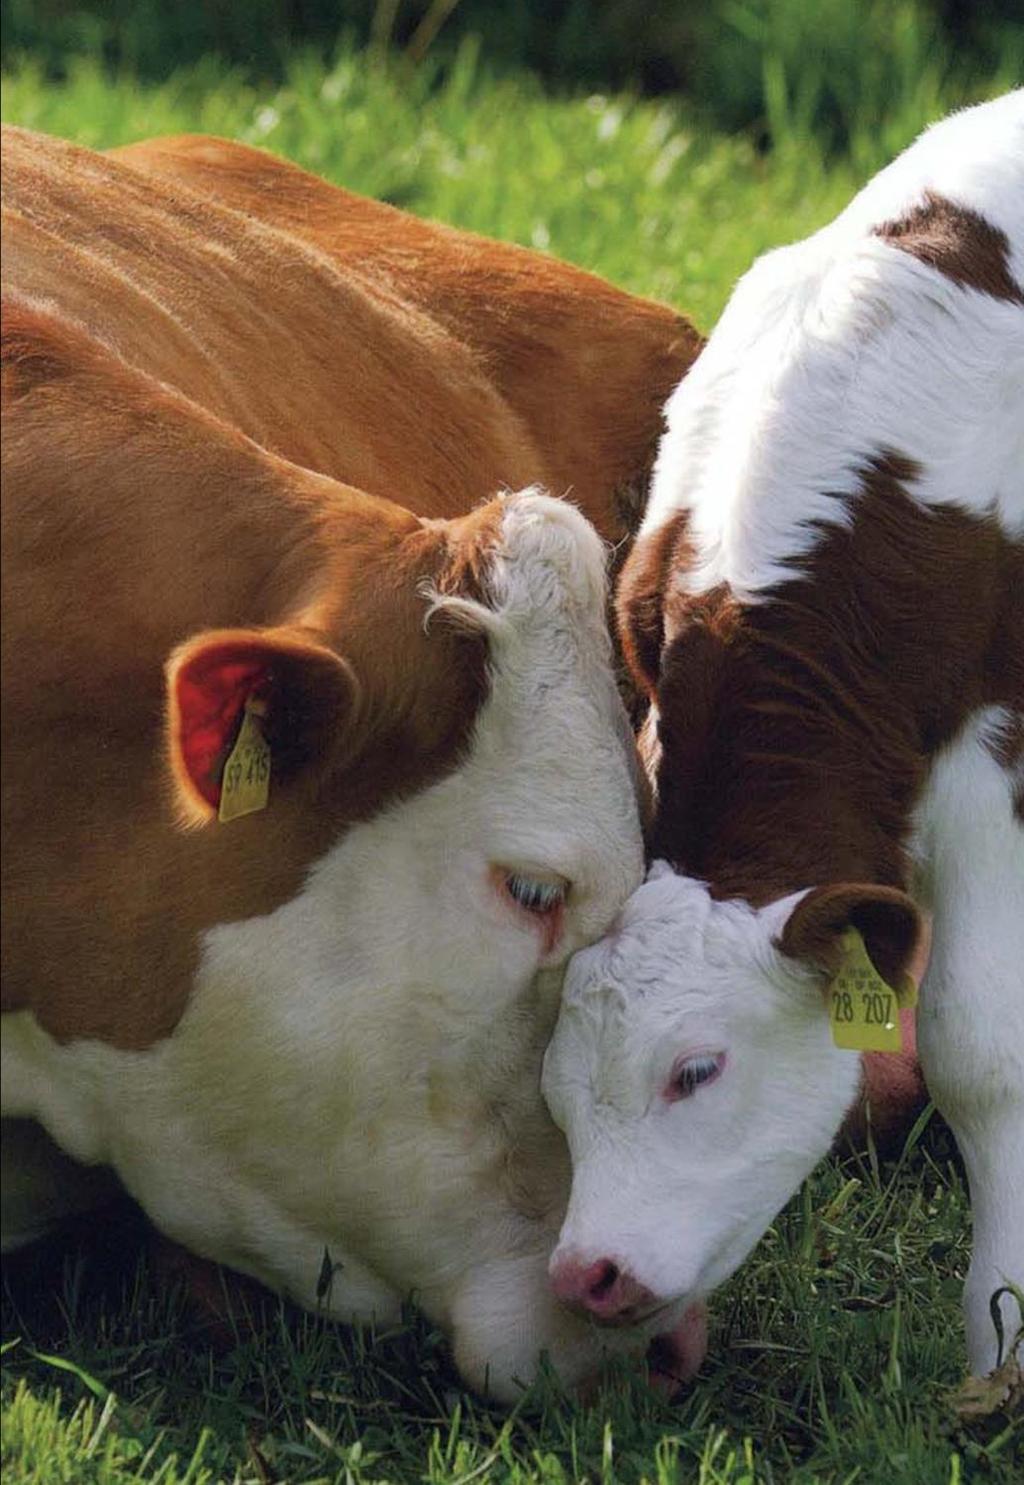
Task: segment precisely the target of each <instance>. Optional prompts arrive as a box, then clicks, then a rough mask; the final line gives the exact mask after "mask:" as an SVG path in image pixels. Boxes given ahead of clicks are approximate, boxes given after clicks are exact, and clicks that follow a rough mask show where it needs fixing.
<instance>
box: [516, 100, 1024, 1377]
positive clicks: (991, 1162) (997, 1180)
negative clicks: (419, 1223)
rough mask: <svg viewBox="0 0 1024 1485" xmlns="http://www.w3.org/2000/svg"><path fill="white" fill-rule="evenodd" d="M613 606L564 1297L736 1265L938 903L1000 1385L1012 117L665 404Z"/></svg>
mask: <svg viewBox="0 0 1024 1485" xmlns="http://www.w3.org/2000/svg"><path fill="white" fill-rule="evenodd" d="M620 618H621V625H622V633H623V641H624V644H625V645H626V647H627V649H628V652H629V655H630V659H631V662H632V666H633V669H634V672H635V673H636V675H637V676H638V677H640V678H642V679H643V680H645V681H646V684H647V686H648V688H649V691H650V695H651V698H652V711H651V722H650V727H649V731H648V733H647V737H646V748H647V760H648V763H649V767H650V771H651V775H652V779H653V781H654V784H655V787H656V791H657V803H656V818H655V823H654V837H653V843H654V855H655V857H656V858H657V860H656V863H655V865H654V866H653V868H652V870H651V872H650V875H649V879H648V881H647V882H646V883H645V885H644V886H643V887H641V888H640V889H639V890H638V891H637V892H636V893H635V895H634V896H633V898H632V899H631V900H630V902H629V904H628V905H627V907H626V909H625V910H624V912H623V913H622V914H621V916H620V918H619V921H618V923H617V924H616V927H615V928H614V930H613V931H612V933H611V934H610V935H609V936H608V937H607V938H606V939H605V940H604V941H603V942H602V943H601V944H600V945H598V946H595V947H593V948H589V949H586V950H583V951H582V952H581V953H580V954H578V955H577V956H576V957H575V958H574V960H573V961H572V963H571V965H570V968H569V972H568V976H567V981H566V990H565V995H564V1002H563V1010H562V1013H561V1017H560V1020H559V1023H558V1026H557V1029H556V1032H555V1035H554V1038H553V1041H552V1045H551V1048H550V1050H549V1052H548V1054H547V1058H546V1063H545V1073H544V1088H545V1093H546V1096H547V1098H548V1102H549V1104H550V1106H551V1108H552V1111H553V1113H554V1115H555V1118H556V1120H557V1122H558V1123H559V1124H560V1125H561V1126H562V1127H563V1129H564V1130H565V1131H566V1134H567V1135H568V1139H569V1145H570V1149H571V1153H572V1160H573V1189H572V1197H571V1201H570V1207H569V1212H568V1215H567V1218H566V1222H565V1224H564V1227H563V1229H562V1234H561V1239H560V1244H559V1248H558V1250H557V1252H556V1254H555V1256H554V1259H553V1263H552V1277H553V1286H554V1288H555V1290H556V1291H557V1292H558V1293H559V1294H560V1295H561V1296H563V1297H564V1298H565V1299H567V1300H570V1301H572V1302H575V1303H576V1304H577V1305H579V1306H580V1307H582V1308H583V1309H585V1310H588V1311H590V1312H591V1313H593V1314H595V1315H596V1316H597V1317H598V1318H599V1319H604V1320H606V1321H615V1322H622V1321H625V1320H630V1319H633V1320H635V1319H637V1318H639V1317H641V1316H643V1315H652V1314H654V1313H660V1315H661V1316H662V1318H663V1320H665V1321H670V1320H671V1318H672V1307H673V1306H676V1305H683V1304H688V1303H692V1302H693V1301H694V1300H696V1299H699V1298H700V1297H701V1296H703V1295H706V1294H707V1293H708V1292H709V1291H710V1290H712V1289H713V1288H714V1287H715V1286H716V1285H718V1284H720V1283H721V1282H722V1281H723V1280H724V1279H725V1278H727V1277H728V1276H729V1275H730V1274H731V1273H732V1272H733V1270H734V1269H735V1268H736V1267H737V1265H738V1264H739V1263H740V1262H741V1261H742V1259H743V1258H744V1257H745V1255H746V1254H747V1253H749V1251H750V1249H751V1248H752V1247H753V1245H754V1244H755V1243H756V1241H757V1239H758V1238H759V1236H760V1235H761V1233H762V1232H763V1231H764V1229H765V1227H766V1226H767V1224H768V1223H769V1222H770V1221H771V1219H772V1217H773V1216H774V1215H775V1213H776V1212H777V1211H778V1209H779V1208H780V1206H781V1205H782V1204H783V1203H784V1202H785V1201H786V1199H787V1198H788V1197H789V1195H790V1194H791V1193H792V1192H793V1191H794V1189H795V1188H796V1186H797V1185H798V1183H799V1182H800V1181H801V1180H802V1179H803V1178H804V1176H805V1175H806V1174H807V1173H808V1172H809V1171H810V1169H811V1168H812V1166H813V1165H814V1163H815V1162H816V1161H817V1160H818V1159H819V1158H820V1157H821V1156H822V1155H823V1154H824V1153H825V1151H826V1150H827V1148H828V1146H829V1144H830V1142H831V1140H832V1139H833V1136H834V1134H835V1132H836V1129H837V1127H838V1125H839V1123H840V1120H841V1119H842V1117H843V1113H844V1111H845V1110H846V1108H847V1107H848V1105H849V1104H850V1101H851V1099H852V1098H853V1096H854V1092H855V1088H856V1080H857V1075H858V1074H857V1057H856V1053H855V1052H853V1051H850V1050H845V1049H842V1048H840V1047H839V1046H837V1045H835V1044H834V1041H833V1033H835V1035H836V1037H837V1038H838V1040H847V1041H848V1040H850V1039H851V1038H850V1036H849V1032H850V1028H849V1027H848V1026H847V1025H846V1024H845V1023H846V1021H847V1019H848V1018H849V1017H851V1016H856V1017H858V1018H859V1017H860V1016H861V1015H863V1016H864V1017H865V1018H867V1019H868V1020H870V1019H872V1018H874V1019H876V1020H879V1021H880V1023H881V1024H880V1025H877V1026H867V1025H865V1026H862V1027H860V1028H859V1030H858V1031H857V1033H856V1035H855V1036H854V1037H853V1038H852V1040H854V1041H856V1040H858V1039H862V1038H865V1037H866V1036H875V1035H881V1034H882V1033H883V1032H884V1033H885V1035H886V1036H887V1035H888V1034H889V1033H888V1030H887V1028H888V1027H889V1025H890V1024H891V1023H892V1022H894V1021H895V1007H896V1004H897V1002H898V1000H899V999H900V996H899V993H898V992H899V990H900V988H901V976H902V973H903V971H904V969H905V966H906V964H907V960H908V956H909V955H910V954H911V951H912V950H913V947H914V944H915V940H916V938H917V935H918V930H919V922H918V907H919V905H920V906H923V907H926V908H927V909H928V910H930V911H931V913H932V914H933V924H934V926H933V937H932V950H931V958H930V962H929V967H928V970H927V973H926V976H925V978H924V981H923V983H922V986H921V991H920V1010H919V1013H918V1039H919V1051H920V1055H921V1059H922V1063H923V1067H924V1072H925V1076H926V1079H927V1082H928V1086H929V1088H930V1090H931V1093H932V1095H933V1097H934V1098H935V1101H936V1103H937V1104H938V1106H939V1108H940V1109H941V1110H942V1112H943V1113H944V1115H945V1116H946V1118H947V1119H948V1121H949V1123H950V1125H951V1126H952V1128H953V1130H954V1132H955V1134H956V1138H957V1141H958V1143H959V1146H960V1149H961V1151H962V1153H963V1157H964V1161H965V1163H966V1166H967V1172H968V1177H969V1181H970V1188H971V1203H972V1210H973V1220H974V1254H973V1259H972V1263H971V1268H970V1274H969V1277H968V1281H967V1287H966V1294H965V1308H966V1319H967V1341H968V1354H969V1360H970V1365H971V1367H972V1368H973V1369H974V1370H975V1371H977V1372H983V1371H986V1370H988V1369H989V1368H990V1367H992V1366H993V1365H994V1364H995V1363H996V1361H997V1356H998V1350H999V1347H998V1340H997V1332H996V1328H995V1327H994V1325H993V1321H992V1317H991V1314H990V1308H989V1306H990V1300H991V1299H992V1296H993V1295H994V1294H996V1293H997V1292H998V1291H1002V1298H1001V1300H1000V1303H1001V1305H1002V1311H1003V1317H1004V1321H1005V1327H1006V1331H1007V1334H1008V1335H1012V1334H1013V1331H1014V1329H1015V1328H1016V1325H1017V1323H1018V1321H1019V1317H1018V1316H1017V1314H1016V1307H1015V1304H1014V1302H1013V1300H1012V1299H1011V1297H1010V1296H1009V1295H1008V1294H1007V1293H1006V1292H1005V1286H1007V1285H1013V1284H1016V1285H1018V1286H1019V1285H1021V1284H1022V1283H1024V93H1022V92H1018V93H1014V94H1012V95H1010V96H1008V97H1005V98H1003V99H1001V100H999V101H996V102H993V103H989V104H986V105H984V106H982V107H979V108H976V109H973V110H970V111H968V112H964V113H961V114H958V115H955V116H954V117H952V118H950V119H949V120H947V121H946V122H944V123H942V124H940V125H937V126H936V127H935V128H933V129H931V130H929V131H928V132H927V133H926V134H924V135H923V136H922V138H921V139H920V140H919V141H918V142H917V143H916V144H915V145H914V146H913V147H912V148H911V149H910V150H908V151H907V152H906V154H904V155H903V156H902V157H901V158H900V159H898V160H897V161H896V162H895V164H893V165H892V166H891V167H890V168H889V169H887V170H886V171H884V172H883V173H882V174H881V175H880V176H878V177H877V178H876V179H875V180H874V181H873V182H872V183H871V184H870V185H869V186H868V187H867V188H866V189H865V190H864V192H863V193H862V194H861V195H860V196H858V197H857V198H856V200H855V201H854V202H853V203H852V205H851V206H850V207H849V209H848V210H847V211H845V212H844V213H843V214H842V215H841V216H840V217H839V218H838V219H837V221H836V222H835V223H833V224H832V225H831V226H829V227H827V228H825V229H824V230H823V231H821V232H819V233H817V234H816V235H815V236H814V237H812V238H810V239H809V240H808V241H806V242H803V243H800V244H797V245H795V246H793V247H788V248H784V249H782V250H780V251H778V252H775V253H772V254H770V255H769V256H767V257H766V258H764V259H762V260H761V261H760V262H759V263H758V264H757V265H756V266H755V267H754V268H753V269H752V271H751V272H750V273H749V274H748V275H747V277H746V278H745V279H744V280H743V281H742V283H741V284H740V285H739V287H738V289H737V290H736V293H735V295H734V297H733V299H732V301H731V302H730V304H729V306H728V308H727V310H726V312H725V315H724V317H723V319H722V321H721V324H720V325H719V326H718V328H717V329H716V330H715V332H714V334H713V336H712V337H711V340H710V342H709V344H708V347H707V350H706V351H705V352H704V354H703V355H702V357H701V358H700V360H699V361H698V363H697V367H696V368H695V370H694V372H693V373H692V374H691V376H690V377H689V378H687V380H686V381H684V383H683V384H682V385H681V386H680V388H679V390H678V391H677V392H676V393H675V395H674V396H673V398H672V400H671V402H670V404H669V407H668V429H667V432H666V434H665V436H664V439H663V442H662V445H661V451H660V454H659V457H658V462H657V467H656V474H655V480H654V488H653V495H652V499H651V503H650V509H649V512H648V515H647V518H646V521H645V523H644V528H643V531H642V534H641V537H640V539H639V541H638V543H637V546H636V548H635V550H634V552H633V555H632V557H631V559H630V561H629V563H628V565H627V567H626V569H625V570H624V574H623V584H622V588H621V606H620ZM851 929H856V930H859V932H860V934H861V935H862V937H863V940H864V941H865V942H866V945H867V950H868V953H869V955H870V959H871V961H873V965H874V967H875V968H874V971H872V970H871V969H870V967H869V966H866V965H865V964H864V961H863V959H858V955H859V949H858V944H857V940H856V937H855V936H854V935H851V933H850V930H851ZM879 977H880V978H879ZM872 980H873V981H874V982H873V983H872ZM882 980H884V981H885V982H887V983H886V984H882V983H881V981H882ZM861 987H864V988H863V989H862V988H861ZM844 996H845V997H847V998H846V999H844Z"/></svg>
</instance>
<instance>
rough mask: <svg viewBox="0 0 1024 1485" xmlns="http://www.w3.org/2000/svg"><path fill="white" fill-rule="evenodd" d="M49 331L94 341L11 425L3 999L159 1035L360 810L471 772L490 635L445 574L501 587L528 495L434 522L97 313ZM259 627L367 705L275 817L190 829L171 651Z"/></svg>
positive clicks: (324, 733) (69, 1028) (319, 734)
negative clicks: (293, 451)
mask: <svg viewBox="0 0 1024 1485" xmlns="http://www.w3.org/2000/svg"><path fill="white" fill-rule="evenodd" d="M39 328H40V333H42V329H43V328H45V330H46V334H47V338H46V339H45V340H44V341H43V344H42V353H41V355H40V357H38V358H36V364H37V365H42V364H43V363H44V362H47V363H48V362H50V361H53V360H55V359H59V358H60V356H61V346H62V337H64V338H66V339H67V342H68V347H69V356H68V358H67V360H66V363H65V365H64V368H63V369H64V372H65V374H64V375H62V376H61V377H60V378H59V379H58V380H57V381H45V382H40V383H38V384H37V385H36V386H35V388H34V390H33V391H31V392H30V393H28V394H26V395H25V396H23V397H22V398H21V399H20V400H18V401H17V402H16V403H14V404H13V406H12V407H10V408H8V409H7V410H6V415H5V419H4V423H5V427H4V438H3V453H4V470H5V481H6V492H5V494H6V505H5V521H6V522H7V527H6V530H5V540H4V543H3V559H4V565H5V572H4V596H5V602H6V603H7V604H8V605H9V612H10V618H9V619H8V621H7V622H6V623H5V627H4V663H3V671H4V687H5V706H4V726H5V729H6V734H5V740H4V741H5V746H4V754H5V769H4V777H3V789H4V795H3V803H4V831H3V841H4V851H5V855H6V859H5V866H4V881H5V892H6V898H5V945H4V951H5V958H4V984H3V1008H4V1009H5V1010H16V1009H22V1008H31V1009H32V1010H33V1012H34V1013H35V1015H36V1017H37V1019H38V1020H39V1022H40V1024H41V1025H43V1026H44V1027H45V1028H46V1029H47V1030H48V1031H49V1032H50V1033H51V1034H52V1035H54V1036H55V1037H57V1038H58V1039H61V1040H66V1039H70V1038H74V1037H83V1036H93V1037H97V1038H99V1039H101V1040H104V1041H107V1042H108V1043H111V1044H113V1045H115V1046H120V1047H131V1048H142V1047H146V1046H150V1045H152V1044H153V1042H155V1041H157V1040H159V1039H160V1038H161V1037H163V1036H166V1035H168V1034H169V1033H170V1032H171V1031H172V1030H173V1028H174V1026H175V1025H176V1024H177V1022H178V1020H179V1019H180V1017H181V1014H182V1012H183V1010H184V1007H185V1005H186V1003H187V1000H188V997H189V994H190V990H191V983H192V977H193V975H194V972H195V967H196V963H197V956H198V943H199V939H200V936H201V935H202V933H203V932H204V931H205V930H206V929H208V928H210V927H212V926H214V925H216V924H221V923H230V922H233V921H238V920H240V919H244V918H249V917H253V916H256V915H259V914H264V913H268V912H271V911H273V909H274V908H276V907H277V906H279V905H280V904H281V903H283V902H285V901H287V900H289V899H290V898H291V897H293V896H294V895H295V894H296V893H297V892H298V891H299V890H300V887H301V885H302V882H303V880H304V877H305V875H306V872H307V871H308V868H309V867H310V865H311V864H312V863H313V862H314V861H315V860H317V859H318V858H319V857H321V856H322V855H323V854H325V852H326V851H327V850H328V849H330V847H331V846H332V845H333V844H335V843H336V842H337V840H338V839H339V838H340V836H341V835H342V834H343V833H344V831H345V829H346V828H348V827H349V826H350V825H351V824H352V823H354V822H356V821H358V820H364V819H368V818H370V817H371V816H373V815H374V814H376V813H377V812H378V811H379V810H380V809H381V808H383V807H384V806H385V805H386V804H388V803H391V802H392V801H394V800H396V799H398V798H401V797H404V796H406V795H408V794H411V793H414V792H415V791H417V790H418V789H422V788H424V787H425V786H426V785H427V784H429V783H430V782H432V781H434V780H435V779H437V778H439V777H441V776H442V775H443V774H444V773H445V772H447V771H449V770H450V769H452V768H453V767H456V766H457V764H458V761H459V759H460V757H461V755H462V752H463V749H464V747H465V746H466V744H467V743H468V740H469V737H470V735H471V731H472V727H473V723H474V720H475V717H476V715H477V712H478V710H479V707H480V705H481V703H482V700H483V698H484V697H485V695H486V690H487V641H486V637H485V636H484V635H482V634H479V633H468V632H463V631H462V630H456V629H454V628H453V627H452V626H447V625H445V624H443V623H438V624H436V625H432V626H431V628H430V631H429V632H424V627H423V620H424V616H425V612H426V606H425V600H424V598H423V596H422V594H421V591H420V590H421V587H422V585H423V584H424V583H434V584H438V585H440V586H442V587H445V588H446V589H448V590H450V591H453V592H458V591H461V590H460V586H459V585H460V583H463V582H466V583H468V585H469V590H470V591H469V592H468V594H467V596H473V597H475V598H477V599H478V600H479V599H481V598H483V599H484V601H486V560H487V554H488V552H489V551H491V550H493V545H494V541H495V537H496V533H497V531H498V530H499V529H500V523H501V518H502V510H503V507H502V505H501V503H500V502H492V504H491V505H490V506H488V507H484V508H483V509H481V510H480V511H474V512H473V513H471V514H470V515H469V516H467V517H463V518H461V519H460V520H454V521H436V522H428V523H427V524H426V525H424V524H423V523H421V522H420V521H418V520H417V519H416V518H415V517H414V516H412V515H410V514H409V513H408V512H404V511H401V510H399V509H398V508H397V507H394V506H389V505H387V504H386V503H385V502H382V501H376V500H372V499H371V498H370V497H368V496H365V495H363V494H361V493H360V492H359V491H355V490H349V489H347V488H346V487H344V486H341V485H338V484H335V483H334V482H332V481H328V480H324V479H323V478H322V477H320V476H317V475H312V474H310V473H309V472H308V471H306V470H300V469H298V468H296V467H295V466H292V465H289V464H286V463H284V462H283V461H281V460H276V459H273V458H271V456H269V455H267V454H266V453H264V452H263V451H262V450H260V449H258V448H257V447H255V446H254V445H253V444H251V443H250V442H249V441H248V440H246V439H244V438H241V437H240V436H239V435H238V434H236V433H235V432H234V430H232V429H229V428H226V427H224V426H223V425H222V424H219V423H218V422H217V420H215V419H212V418H210V417H209V416H208V415H206V414H204V413H203V412H202V411H201V410H200V409H198V408H196V407H195V406H194V405H192V404H189V403H187V402H186V401H185V400H184V399H182V398H180V397H178V396H177V395H176V394H173V393H166V392H165V393H161V392H160V391H159V389H156V388H155V387H154V386H153V384H152V383H150V382H149V381H148V379H147V378H145V377H142V376H140V375H139V374H138V373H137V372H135V371H133V370H132V369H131V368H128V367H125V366H124V365H123V363H121V362H119V361H118V360H117V359H116V358H114V357H113V356H112V355H110V354H109V353H108V352H105V351H104V350H103V349H102V348H99V347H91V348H90V347H89V346H88V345H86V346H85V347H84V348H83V346H82V345H81V344H80V339H81V335H82V332H81V331H80V330H79V329H77V328H75V327H70V328H68V327H62V326H61V324H60V323H59V321H56V320H54V319H53V318H52V317H51V319H50V320H49V321H47V322H46V324H45V327H44V326H43V322H42V321H40V323H39ZM90 351H91V359H90V355H89V354H87V352H90ZM76 367H77V368H78V369H77V370H76V369H75V368H76ZM198 492H202V497H203V498H202V500H198V499H197V493H198ZM470 575H471V576H472V581H471V582H470V581H469V578H470ZM85 600H88V601H85ZM253 622H255V624H256V625H258V626H259V625H263V626H268V625H269V626H273V625H275V624H282V623H283V624H285V625H290V626H295V627H296V628H297V629H298V630H299V631H301V632H304V633H307V634H309V635H310V636H311V638H314V639H315V640H316V641H317V642H318V643H319V644H320V645H321V646H322V647H323V648H324V649H325V650H330V651H333V652H334V653H336V654H337V655H338V656H339V657H340V658H341V659H342V660H343V661H344V662H345V664H346V665H347V666H348V667H349V668H350V669H351V671H352V672H353V674H354V675H355V677H356V679H357V681H358V696H359V704H358V707H357V708H356V709H355V712H354V713H353V714H351V715H350V714H348V713H346V715H345V716H344V717H342V718H341V719H340V720H339V722H338V725H336V726H335V727H333V728H327V729H324V728H323V727H322V726H319V727H318V728H317V729H316V738H317V741H316V748H315V751H316V757H315V758H312V759H309V758H307V760H306V765H305V766H303V767H301V768H297V769H296V770H295V771H294V773H293V776H292V777H289V776H288V775H289V770H288V768H287V767H285V768H283V769H282V770H281V772H280V775H279V776H275V783H274V785H273V786H272V790H271V800H270V804H269V806H268V808H267V809H266V810H265V811H263V812H261V813H259V814H257V815H252V816H249V817H247V818H245V819H241V820H237V821H234V822H232V823H231V824H230V825H227V826H220V825H217V824H212V825H210V826H208V827H207V828H205V829H203V830H199V831H188V832H182V831H181V830H180V829H179V828H178V826H177V824H176V807H175V803H174V790H173V788H172V785H171V779H170V776H169V774H168V772H167V769H166V766H165V762H164V759H165V748H164V741H163V736H162V733H163V713H164V682H163V671H164V663H165V660H166V658H167V657H168V656H169V655H170V654H171V653H172V652H173V651H174V650H175V649H176V647H177V646H178V645H180V644H181V642H182V641H183V640H184V639H186V638H188V637H189V636H191V635H194V634H196V633H197V632H207V631H208V630H210V629H231V628H237V627H239V626H243V625H244V626H248V625H249V624H251V623H253ZM273 741H274V739H273V736H271V742H272V744H273ZM278 741H279V742H280V745H281V747H282V748H283V749H284V755H285V761H287V759H286V755H287V751H288V746H289V745H290V744H288V743H286V742H285V741H284V740H281V739H279V740H278ZM307 741H309V738H308V737H307Z"/></svg>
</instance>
